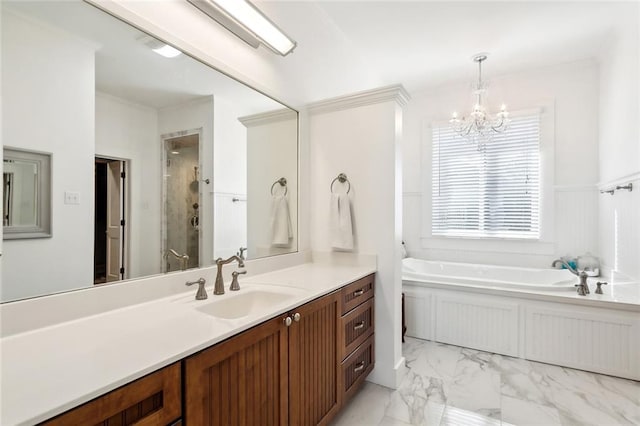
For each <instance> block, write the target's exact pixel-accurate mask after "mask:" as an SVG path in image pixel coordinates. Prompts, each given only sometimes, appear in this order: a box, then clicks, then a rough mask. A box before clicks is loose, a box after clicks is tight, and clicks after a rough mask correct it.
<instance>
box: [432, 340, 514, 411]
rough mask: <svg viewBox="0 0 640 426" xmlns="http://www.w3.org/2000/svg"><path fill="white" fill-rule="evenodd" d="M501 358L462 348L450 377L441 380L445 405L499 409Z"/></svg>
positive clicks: (480, 409)
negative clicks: (452, 375) (450, 378)
mask: <svg viewBox="0 0 640 426" xmlns="http://www.w3.org/2000/svg"><path fill="white" fill-rule="evenodd" d="M500 358H501V357H500V356H499V355H494V354H490V353H487V352H479V351H475V350H472V349H462V351H461V352H460V358H459V359H458V363H457V365H456V370H455V373H454V377H453V379H452V380H450V381H445V382H444V393H445V395H446V402H447V405H449V406H453V407H456V408H461V409H464V410H471V411H475V412H478V413H492V412H494V411H495V410H498V411H499V410H500V369H499V365H500V360H501V359H500Z"/></svg>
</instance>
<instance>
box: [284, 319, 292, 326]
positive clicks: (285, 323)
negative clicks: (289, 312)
mask: <svg viewBox="0 0 640 426" xmlns="http://www.w3.org/2000/svg"><path fill="white" fill-rule="evenodd" d="M283 322H284V325H286V326H287V327H289V326H290V325H291V323H292V322H293V321H292V320H291V317H286V318H285V319H284V321H283Z"/></svg>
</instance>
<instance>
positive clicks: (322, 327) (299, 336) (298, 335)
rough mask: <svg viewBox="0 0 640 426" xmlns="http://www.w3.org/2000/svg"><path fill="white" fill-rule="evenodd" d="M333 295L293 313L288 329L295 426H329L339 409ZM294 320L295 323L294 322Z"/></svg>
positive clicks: (335, 299) (335, 296) (335, 298)
mask: <svg viewBox="0 0 640 426" xmlns="http://www.w3.org/2000/svg"><path fill="white" fill-rule="evenodd" d="M338 302H339V293H338V292H334V293H331V294H329V295H327V296H324V297H321V298H320V299H317V300H314V301H313V302H310V303H307V304H306V305H303V306H301V307H300V308H299V309H295V310H294V311H293V313H292V318H293V319H294V321H293V323H292V324H291V327H289V413H290V424H292V425H296V426H298V425H299V426H304V425H317V424H325V423H328V421H329V419H331V418H332V417H333V416H334V415H335V414H336V413H337V412H338V410H339V409H340V399H339V398H340V392H339V388H338V367H339V365H340V360H339V359H338V356H339V355H338V346H339V345H338V342H337V339H336V336H337V334H338V312H339V310H338ZM296 319H297V321H296Z"/></svg>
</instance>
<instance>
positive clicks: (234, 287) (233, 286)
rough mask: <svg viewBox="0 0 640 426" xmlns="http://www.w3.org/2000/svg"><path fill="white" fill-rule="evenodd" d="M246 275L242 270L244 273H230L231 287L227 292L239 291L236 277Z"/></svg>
mask: <svg viewBox="0 0 640 426" xmlns="http://www.w3.org/2000/svg"><path fill="white" fill-rule="evenodd" d="M246 273H247V271H246V270H244V271H233V272H232V273H231V276H232V277H233V278H232V279H231V286H230V287H229V290H231V291H238V290H240V283H239V282H238V275H244V274H246Z"/></svg>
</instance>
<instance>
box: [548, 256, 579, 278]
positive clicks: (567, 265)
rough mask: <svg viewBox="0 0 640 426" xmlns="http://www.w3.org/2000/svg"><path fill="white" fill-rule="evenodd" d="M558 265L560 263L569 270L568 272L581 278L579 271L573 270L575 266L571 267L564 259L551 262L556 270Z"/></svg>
mask: <svg viewBox="0 0 640 426" xmlns="http://www.w3.org/2000/svg"><path fill="white" fill-rule="evenodd" d="M558 263H560V264H561V265H562V266H564V267H565V268H567V270H568V271H569V272H571V273H572V274H573V275H577V276H580V274H579V273H578V271H576V270H575V269H574V268H573V266H571V265H569V264H568V263H567V261H566V260H564V259H562V258H560V259H556V260H554V261H553V262H551V267H552V268H555V267H556V265H557V264H558Z"/></svg>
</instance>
